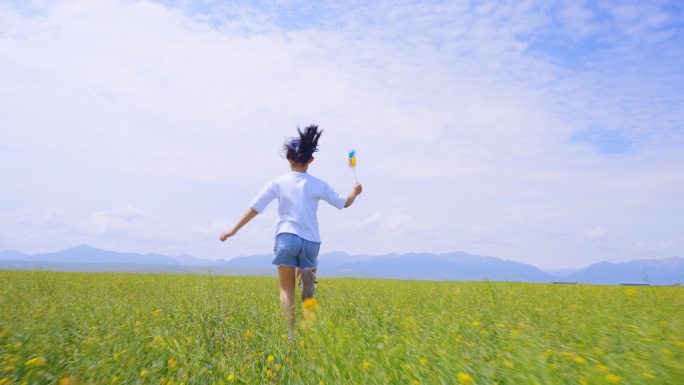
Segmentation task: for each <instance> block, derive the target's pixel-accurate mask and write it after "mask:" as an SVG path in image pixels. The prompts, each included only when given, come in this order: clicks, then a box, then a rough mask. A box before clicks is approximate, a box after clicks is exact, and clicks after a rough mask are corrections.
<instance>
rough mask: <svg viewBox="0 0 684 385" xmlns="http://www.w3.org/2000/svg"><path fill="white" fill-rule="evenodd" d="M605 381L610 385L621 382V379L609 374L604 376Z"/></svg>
mask: <svg viewBox="0 0 684 385" xmlns="http://www.w3.org/2000/svg"><path fill="white" fill-rule="evenodd" d="M606 381H608V382H610V383H611V384H619V383H620V382H621V381H622V377H620V376H616V375H614V374H609V375H607V376H606Z"/></svg>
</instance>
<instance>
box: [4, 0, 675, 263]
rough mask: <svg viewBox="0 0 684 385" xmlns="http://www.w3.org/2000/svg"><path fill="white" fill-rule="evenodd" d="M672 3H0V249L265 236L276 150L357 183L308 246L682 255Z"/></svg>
mask: <svg viewBox="0 0 684 385" xmlns="http://www.w3.org/2000/svg"><path fill="white" fill-rule="evenodd" d="M683 15H684V14H683V12H682V6H681V5H678V3H675V2H649V3H648V4H642V3H639V2H634V3H629V2H624V1H620V2H611V1H596V2H576V1H557V2H520V1H515V2H513V1H511V2H507V1H502V2H488V1H485V2H477V3H471V2H456V1H454V2H429V3H426V2H408V1H407V2H399V3H397V2H392V3H382V2H377V3H372V4H367V3H365V2H348V3H337V2H320V3H316V5H311V4H308V3H303V2H296V1H285V2H257V3H251V2H242V3H241V2H237V3H231V4H230V5H227V4H223V3H220V2H212V1H208V2H174V1H171V2H149V1H98V2H91V1H56V2H35V3H30V2H29V3H25V2H18V3H11V2H10V3H4V4H3V5H0V58H1V60H0V83H2V93H0V101H1V102H2V103H0V136H1V138H2V139H1V141H0V162H2V164H3V169H4V170H3V171H4V172H3V176H2V182H3V188H2V191H0V249H19V250H22V251H26V252H39V251H49V250H54V249H57V248H61V247H68V246H72V245H74V244H76V243H84V242H85V243H91V244H93V245H95V246H99V247H111V248H115V249H118V250H131V251H141V252H148V251H154V252H164V253H178V254H181V253H189V254H193V255H197V256H200V257H205V258H219V257H221V258H227V257H233V256H238V255H243V254H256V253H268V252H270V250H271V248H272V245H271V243H272V231H273V222H274V220H275V214H274V209H275V208H274V207H271V208H270V212H269V213H266V215H263V216H260V217H258V218H257V219H255V221H254V222H253V223H250V224H249V225H248V227H247V228H245V229H244V231H243V232H241V233H240V234H239V235H238V237H237V238H235V239H233V240H232V241H233V242H231V243H229V244H219V243H218V242H217V241H216V238H217V236H218V232H219V231H220V228H221V227H226V226H230V224H232V223H233V221H235V220H237V218H238V217H239V216H240V215H241V214H242V212H243V211H244V210H246V208H247V204H248V203H249V201H250V200H251V198H252V197H253V195H254V194H256V192H257V191H258V190H259V188H260V187H261V186H262V185H263V184H264V183H266V182H267V181H268V180H269V179H270V178H272V177H273V176H276V175H278V174H280V173H283V172H286V171H287V164H286V162H285V161H284V160H282V158H281V155H280V146H281V144H282V142H283V140H284V139H285V138H286V137H288V136H291V135H293V133H294V132H295V127H297V126H303V125H306V124H309V123H313V122H315V123H317V124H319V125H320V126H321V127H322V128H323V129H324V131H325V133H324V136H323V138H322V140H321V151H320V152H319V153H318V154H317V158H316V161H315V163H314V165H313V166H312V169H311V172H312V173H313V174H315V175H317V176H319V177H322V178H323V179H326V180H328V181H329V182H330V183H331V184H332V185H333V186H335V187H336V188H338V189H339V190H341V191H342V192H345V193H346V191H347V190H348V189H350V188H351V185H352V183H353V176H352V175H351V172H349V171H348V170H347V169H346V168H345V162H346V159H345V153H346V151H348V150H349V149H350V148H355V149H356V150H357V152H358V158H359V167H358V173H359V177H360V179H361V181H362V182H363V183H364V188H365V191H364V194H363V196H362V198H361V199H360V200H359V201H358V202H357V203H356V204H355V206H353V208H351V209H349V210H345V211H343V212H342V213H339V212H337V210H334V209H332V208H330V207H324V206H321V208H320V212H319V216H320V222H321V230H322V235H323V238H324V246H323V249H324V251H325V250H327V251H331V250H342V251H347V252H350V253H365V254H380V253H387V252H408V251H428V252H444V251H452V250H465V251H468V252H472V253H478V254H491V255H496V256H500V257H503V258H510V259H515V260H518V261H521V262H529V263H533V264H535V265H538V266H542V267H575V266H582V265H585V264H587V263H591V262H595V261H597V260H610V261H620V260H628V259H634V258H664V257H670V256H673V255H682V254H683V253H682V251H683V250H684V236H683V235H682V231H681V220H680V218H681V217H682V216H684V205H683V204H682V200H681V199H680V198H679V197H681V196H682V195H684V174H682V173H681V169H682V166H684V151H682V150H684V133H683V130H682V128H681V122H682V121H684V119H683V118H684V116H683V115H684V92H682V91H681V90H682V89H684V71H682V68H684V44H682V43H683V42H684V34H683V32H682V25H683V24H684V23H683V21H684V16H683Z"/></svg>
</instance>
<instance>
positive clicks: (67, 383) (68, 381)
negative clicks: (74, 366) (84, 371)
mask: <svg viewBox="0 0 684 385" xmlns="http://www.w3.org/2000/svg"><path fill="white" fill-rule="evenodd" d="M77 383H78V381H77V380H76V378H75V377H73V376H68V377H62V379H60V380H59V385H76V384H77Z"/></svg>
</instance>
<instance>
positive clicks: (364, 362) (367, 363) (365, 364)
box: [361, 361, 371, 369]
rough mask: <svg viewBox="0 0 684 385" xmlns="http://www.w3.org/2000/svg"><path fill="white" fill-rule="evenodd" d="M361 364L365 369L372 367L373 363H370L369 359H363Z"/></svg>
mask: <svg viewBox="0 0 684 385" xmlns="http://www.w3.org/2000/svg"><path fill="white" fill-rule="evenodd" d="M361 366H362V367H363V368H364V369H368V368H370V366H371V365H370V362H368V361H363V364H362V365H361Z"/></svg>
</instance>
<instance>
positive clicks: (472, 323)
mask: <svg viewBox="0 0 684 385" xmlns="http://www.w3.org/2000/svg"><path fill="white" fill-rule="evenodd" d="M470 324H471V325H473V326H480V323H479V322H477V321H473V322H471V323H470Z"/></svg>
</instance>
